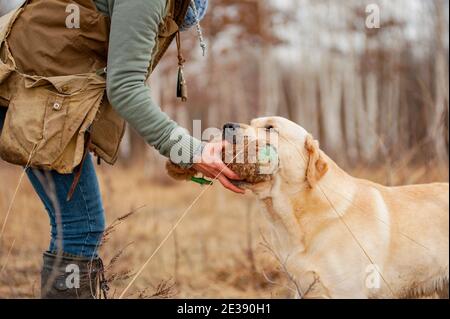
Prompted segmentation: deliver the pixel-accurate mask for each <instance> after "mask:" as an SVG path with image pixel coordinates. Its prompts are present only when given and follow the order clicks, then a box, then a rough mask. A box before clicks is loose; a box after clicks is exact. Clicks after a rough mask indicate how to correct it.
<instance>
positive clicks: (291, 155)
mask: <svg viewBox="0 0 450 319" xmlns="http://www.w3.org/2000/svg"><path fill="white" fill-rule="evenodd" d="M223 137H224V139H225V140H227V141H228V142H230V144H232V145H234V148H233V152H231V155H232V156H231V155H229V156H228V158H227V157H225V159H224V161H225V163H227V164H228V165H229V166H230V168H231V169H232V170H235V171H236V172H237V173H238V174H239V175H240V176H241V177H242V178H243V180H244V182H243V183H242V182H241V183H240V186H242V187H246V188H249V189H251V190H258V191H263V190H265V189H270V188H271V186H272V184H273V183H274V182H275V181H276V180H277V179H281V180H282V181H283V182H285V183H288V184H293V185H299V184H305V185H307V186H308V187H314V186H315V185H316V183H317V182H318V181H319V180H320V179H321V178H322V177H323V176H324V175H325V174H326V173H327V171H328V163H327V160H326V158H325V156H324V154H323V153H322V152H321V151H320V149H319V143H318V142H317V141H315V140H314V139H313V137H312V136H311V134H309V133H308V132H307V131H306V130H305V129H304V128H302V127H301V126H299V125H297V124H296V123H294V122H291V121H289V120H287V119H285V118H281V117H264V118H258V119H255V120H253V121H252V122H251V123H250V125H247V124H240V123H239V124H238V123H227V124H225V125H224V136H223ZM229 153H230V152H229ZM237 154H244V162H242V158H241V162H239V161H236V159H238V158H239V156H237ZM255 163H256V164H255Z"/></svg>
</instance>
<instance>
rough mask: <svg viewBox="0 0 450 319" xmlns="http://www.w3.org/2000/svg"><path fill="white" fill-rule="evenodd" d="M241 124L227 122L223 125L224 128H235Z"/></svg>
mask: <svg viewBox="0 0 450 319" xmlns="http://www.w3.org/2000/svg"><path fill="white" fill-rule="evenodd" d="M239 127H240V125H239V124H238V123H227V124H225V125H224V126H223V130H224V131H226V130H235V129H238V128H239Z"/></svg>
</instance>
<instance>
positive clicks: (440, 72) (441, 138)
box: [429, 0, 449, 161]
mask: <svg viewBox="0 0 450 319" xmlns="http://www.w3.org/2000/svg"><path fill="white" fill-rule="evenodd" d="M444 7H445V6H444V1H441V0H438V1H436V2H435V16H436V18H435V19H436V21H435V23H436V25H435V38H436V50H435V65H434V75H435V93H434V95H435V97H434V98H435V101H434V112H433V117H432V123H431V126H430V130H429V134H430V136H432V138H433V142H434V148H435V151H436V154H437V156H438V158H439V159H440V160H441V161H448V149H447V145H446V144H447V143H446V140H448V137H447V138H446V135H448V130H447V128H446V127H445V115H446V114H448V111H449V107H448V102H449V97H448V86H449V83H448V63H447V61H448V60H447V59H448V54H447V52H446V50H445V48H444V45H443V41H444V32H445V31H444V30H445V28H446V23H445V17H444Z"/></svg>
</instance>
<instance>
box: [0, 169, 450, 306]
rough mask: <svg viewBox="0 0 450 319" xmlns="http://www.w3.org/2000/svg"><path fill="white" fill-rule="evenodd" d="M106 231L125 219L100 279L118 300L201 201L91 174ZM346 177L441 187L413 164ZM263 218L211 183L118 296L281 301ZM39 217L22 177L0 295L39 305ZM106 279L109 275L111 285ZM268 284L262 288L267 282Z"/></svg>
mask: <svg viewBox="0 0 450 319" xmlns="http://www.w3.org/2000/svg"><path fill="white" fill-rule="evenodd" d="M97 171H98V175H99V179H100V183H101V188H102V192H103V199H104V205H105V210H106V218H107V223H108V224H111V223H113V222H114V220H116V219H117V218H119V217H121V216H123V215H125V214H127V213H130V212H134V213H133V214H132V215H131V216H129V217H127V218H126V219H125V220H123V221H121V222H120V223H119V225H117V226H116V227H115V228H114V231H113V232H112V233H110V234H109V235H108V240H107V242H106V243H105V244H104V246H103V247H102V249H101V251H102V256H103V257H104V259H105V263H106V264H108V263H109V262H110V260H111V259H112V258H113V257H114V256H115V255H117V254H118V253H119V252H121V251H122V250H123V253H122V254H121V256H120V257H119V258H118V260H117V262H115V263H114V264H113V265H112V267H110V269H109V270H108V277H109V278H112V280H113V282H112V283H111V286H112V289H111V293H112V296H115V297H117V296H118V295H119V294H120V293H121V292H122V291H123V289H124V287H125V286H126V285H127V284H128V282H129V281H130V278H126V276H125V278H120V277H123V276H121V275H123V274H124V273H126V272H128V271H131V272H132V273H136V272H137V271H138V270H139V268H140V267H141V266H142V265H143V264H144V262H145V261H146V260H147V259H148V257H149V256H150V255H151V254H152V253H153V251H154V250H155V248H156V247H157V246H158V245H159V244H160V242H161V241H162V239H163V238H164V237H165V236H166V235H167V233H168V232H169V230H170V229H171V228H172V226H173V225H174V224H175V223H176V221H177V220H178V218H179V217H180V216H181V215H182V214H183V212H184V211H185V210H186V209H187V208H188V207H189V205H190V204H191V203H192V201H193V200H194V199H195V198H196V197H197V196H198V194H200V192H201V191H202V189H201V188H200V186H196V185H195V184H188V183H177V184H175V183H173V182H171V181H168V180H167V179H162V180H159V181H158V182H154V181H152V180H151V178H145V177H143V174H142V171H143V167H142V165H135V166H133V168H125V167H123V166H120V165H118V166H116V167H114V168H112V167H107V166H105V165H103V166H101V167H99V168H98V170H97ZM20 173H21V171H20V169H19V168H16V167H12V166H9V165H8V166H7V165H6V164H3V163H2V164H0V180H1V181H2V186H1V193H0V212H1V213H0V219H1V221H2V222H3V220H4V218H5V213H6V211H7V209H8V206H9V203H10V200H11V198H12V196H13V193H14V187H15V186H16V185H17V182H18V180H19V176H20ZM352 173H353V174H354V175H357V176H360V177H365V178H370V179H372V180H375V181H378V182H382V183H386V182H387V181H389V180H390V183H392V184H405V183H421V182H431V181H448V168H447V167H441V168H439V167H434V166H433V165H431V164H430V167H426V166H421V167H415V168H411V167H410V168H407V169H406V168H397V169H396V170H395V171H392V170H391V173H390V174H388V172H387V170H386V169H373V170H370V171H369V170H367V169H353V170H352ZM265 227H266V225H265V221H264V218H263V217H262V215H261V214H260V213H259V211H258V204H257V203H256V201H255V200H254V199H253V198H252V196H251V195H246V196H244V197H241V196H238V195H234V194H231V193H228V192H225V191H223V190H222V189H221V188H219V187H218V186H217V185H216V186H213V187H212V188H211V189H208V190H207V191H206V192H205V193H204V195H203V196H202V197H200V199H199V200H198V201H197V202H196V204H195V205H194V206H193V207H192V209H191V210H190V211H189V213H188V214H187V215H186V218H185V219H184V220H183V221H182V222H181V224H180V225H179V226H178V227H177V228H176V231H175V232H174V234H173V235H172V236H170V237H169V239H168V240H167V241H166V243H165V245H164V246H163V247H162V248H161V250H160V251H159V252H158V253H157V254H156V255H155V256H154V258H153V259H152V260H151V261H150V262H149V263H148V265H147V267H145V269H144V271H143V272H142V273H141V275H140V276H139V277H138V279H137V280H136V281H135V283H134V284H133V286H132V288H131V289H130V290H129V291H128V292H127V294H126V297H127V298H137V297H139V298H151V297H153V298H158V297H175V298H194V297H197V298H206V297H209V298H230V297H235V298H253V297H259V298H285V297H291V296H292V291H291V290H290V288H289V280H287V278H286V276H285V274H284V273H283V272H282V271H281V269H280V267H279V265H278V263H277V262H276V260H275V258H274V256H273V254H271V253H270V252H269V251H268V250H267V249H266V248H265V247H264V245H262V241H263V237H262V236H261V233H263V234H264V228H265ZM48 240H49V225H48V218H47V216H46V212H45V211H44V208H43V207H42V205H41V203H40V202H39V200H38V198H37V196H36V195H35V194H34V191H33V190H32V188H31V185H30V184H29V182H28V180H27V179H26V178H25V179H24V181H23V183H22V185H21V187H20V190H19V192H18V195H17V197H16V199H15V201H14V205H13V208H12V211H11V214H10V216H9V219H8V222H7V225H6V230H5V234H4V238H3V241H2V243H0V244H1V246H0V297H1V298H30V297H31V298H37V297H39V271H40V263H41V253H42V251H44V250H45V249H46V247H47V244H48ZM114 277H116V278H115V279H114ZM269 279H270V280H269Z"/></svg>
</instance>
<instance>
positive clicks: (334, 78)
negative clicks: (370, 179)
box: [319, 58, 345, 159]
mask: <svg viewBox="0 0 450 319" xmlns="http://www.w3.org/2000/svg"><path fill="white" fill-rule="evenodd" d="M324 64H325V65H323V66H322V68H321V70H322V71H321V72H320V73H321V74H320V75H319V79H320V97H321V105H320V106H321V111H322V125H323V130H322V132H323V134H324V136H323V137H321V138H322V140H323V144H324V145H325V149H326V150H327V152H330V154H332V156H333V155H334V157H335V158H338V159H339V158H340V159H342V158H345V154H343V153H342V151H343V134H342V125H341V118H342V117H341V105H342V103H341V102H342V79H341V75H340V72H339V70H337V69H336V68H335V63H334V61H333V59H331V58H330V59H329V60H328V61H325V62H324Z"/></svg>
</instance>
